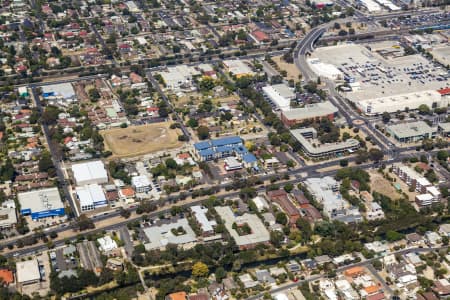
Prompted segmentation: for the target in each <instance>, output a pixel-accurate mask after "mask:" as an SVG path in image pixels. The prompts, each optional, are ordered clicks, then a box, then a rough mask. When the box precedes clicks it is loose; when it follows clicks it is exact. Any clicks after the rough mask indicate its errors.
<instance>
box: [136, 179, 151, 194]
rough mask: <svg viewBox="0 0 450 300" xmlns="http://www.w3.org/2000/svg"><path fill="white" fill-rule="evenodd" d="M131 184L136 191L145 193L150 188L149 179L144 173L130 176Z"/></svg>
mask: <svg viewBox="0 0 450 300" xmlns="http://www.w3.org/2000/svg"><path fill="white" fill-rule="evenodd" d="M131 185H132V186H133V188H134V190H135V191H136V193H146V192H148V191H150V190H151V185H150V180H149V179H148V177H147V176H145V175H139V176H133V177H131Z"/></svg>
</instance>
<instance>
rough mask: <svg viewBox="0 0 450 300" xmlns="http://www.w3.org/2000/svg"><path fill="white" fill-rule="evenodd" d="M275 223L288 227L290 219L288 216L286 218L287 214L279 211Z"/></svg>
mask: <svg viewBox="0 0 450 300" xmlns="http://www.w3.org/2000/svg"><path fill="white" fill-rule="evenodd" d="M275 221H276V222H277V223H278V224H281V225H286V224H287V222H288V218H287V216H286V214H285V213H284V212H281V211H279V212H277V214H276V215H275Z"/></svg>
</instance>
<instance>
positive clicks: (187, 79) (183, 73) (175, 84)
mask: <svg viewBox="0 0 450 300" xmlns="http://www.w3.org/2000/svg"><path fill="white" fill-rule="evenodd" d="M159 74H160V75H161V77H162V78H163V80H164V84H165V86H166V87H167V88H168V89H171V90H182V89H184V90H186V89H193V87H192V79H193V78H194V77H195V76H200V75H201V73H200V71H198V70H197V69H196V68H195V67H191V66H187V65H178V66H174V67H168V68H167V70H166V71H162V72H160V73H159Z"/></svg>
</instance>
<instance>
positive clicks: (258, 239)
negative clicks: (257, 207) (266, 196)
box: [215, 206, 270, 248]
mask: <svg viewBox="0 0 450 300" xmlns="http://www.w3.org/2000/svg"><path fill="white" fill-rule="evenodd" d="M215 209H216V212H217V213H218V214H219V216H220V217H221V218H222V219H223V220H224V222H225V227H226V229H227V231H228V232H229V233H230V235H231V236H232V237H233V239H234V240H235V242H236V244H237V245H238V246H239V247H241V248H248V247H253V246H255V245H256V244H259V243H266V242H268V241H270V234H269V231H268V230H267V228H266V227H265V226H264V224H263V223H262V221H261V220H260V219H259V218H258V216H256V215H252V214H243V215H242V216H235V215H234V214H233V211H232V210H231V208H230V207H229V206H219V207H216V208H215ZM234 223H236V224H237V225H238V226H242V225H244V224H247V225H248V226H249V227H250V229H251V233H250V234H246V235H239V233H238V232H237V231H236V230H235V229H233V224H234Z"/></svg>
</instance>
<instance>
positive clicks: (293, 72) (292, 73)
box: [272, 56, 300, 81]
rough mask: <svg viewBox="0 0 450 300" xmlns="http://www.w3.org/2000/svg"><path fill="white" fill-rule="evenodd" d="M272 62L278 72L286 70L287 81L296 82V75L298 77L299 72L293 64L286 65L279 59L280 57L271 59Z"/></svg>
mask: <svg viewBox="0 0 450 300" xmlns="http://www.w3.org/2000/svg"><path fill="white" fill-rule="evenodd" d="M272 59H273V61H275V63H276V64H277V65H278V67H280V70H286V72H287V80H290V79H293V80H295V81H298V75H300V71H299V70H298V68H297V67H296V66H295V64H288V63H287V62H285V61H284V60H282V59H281V56H274V57H272Z"/></svg>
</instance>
